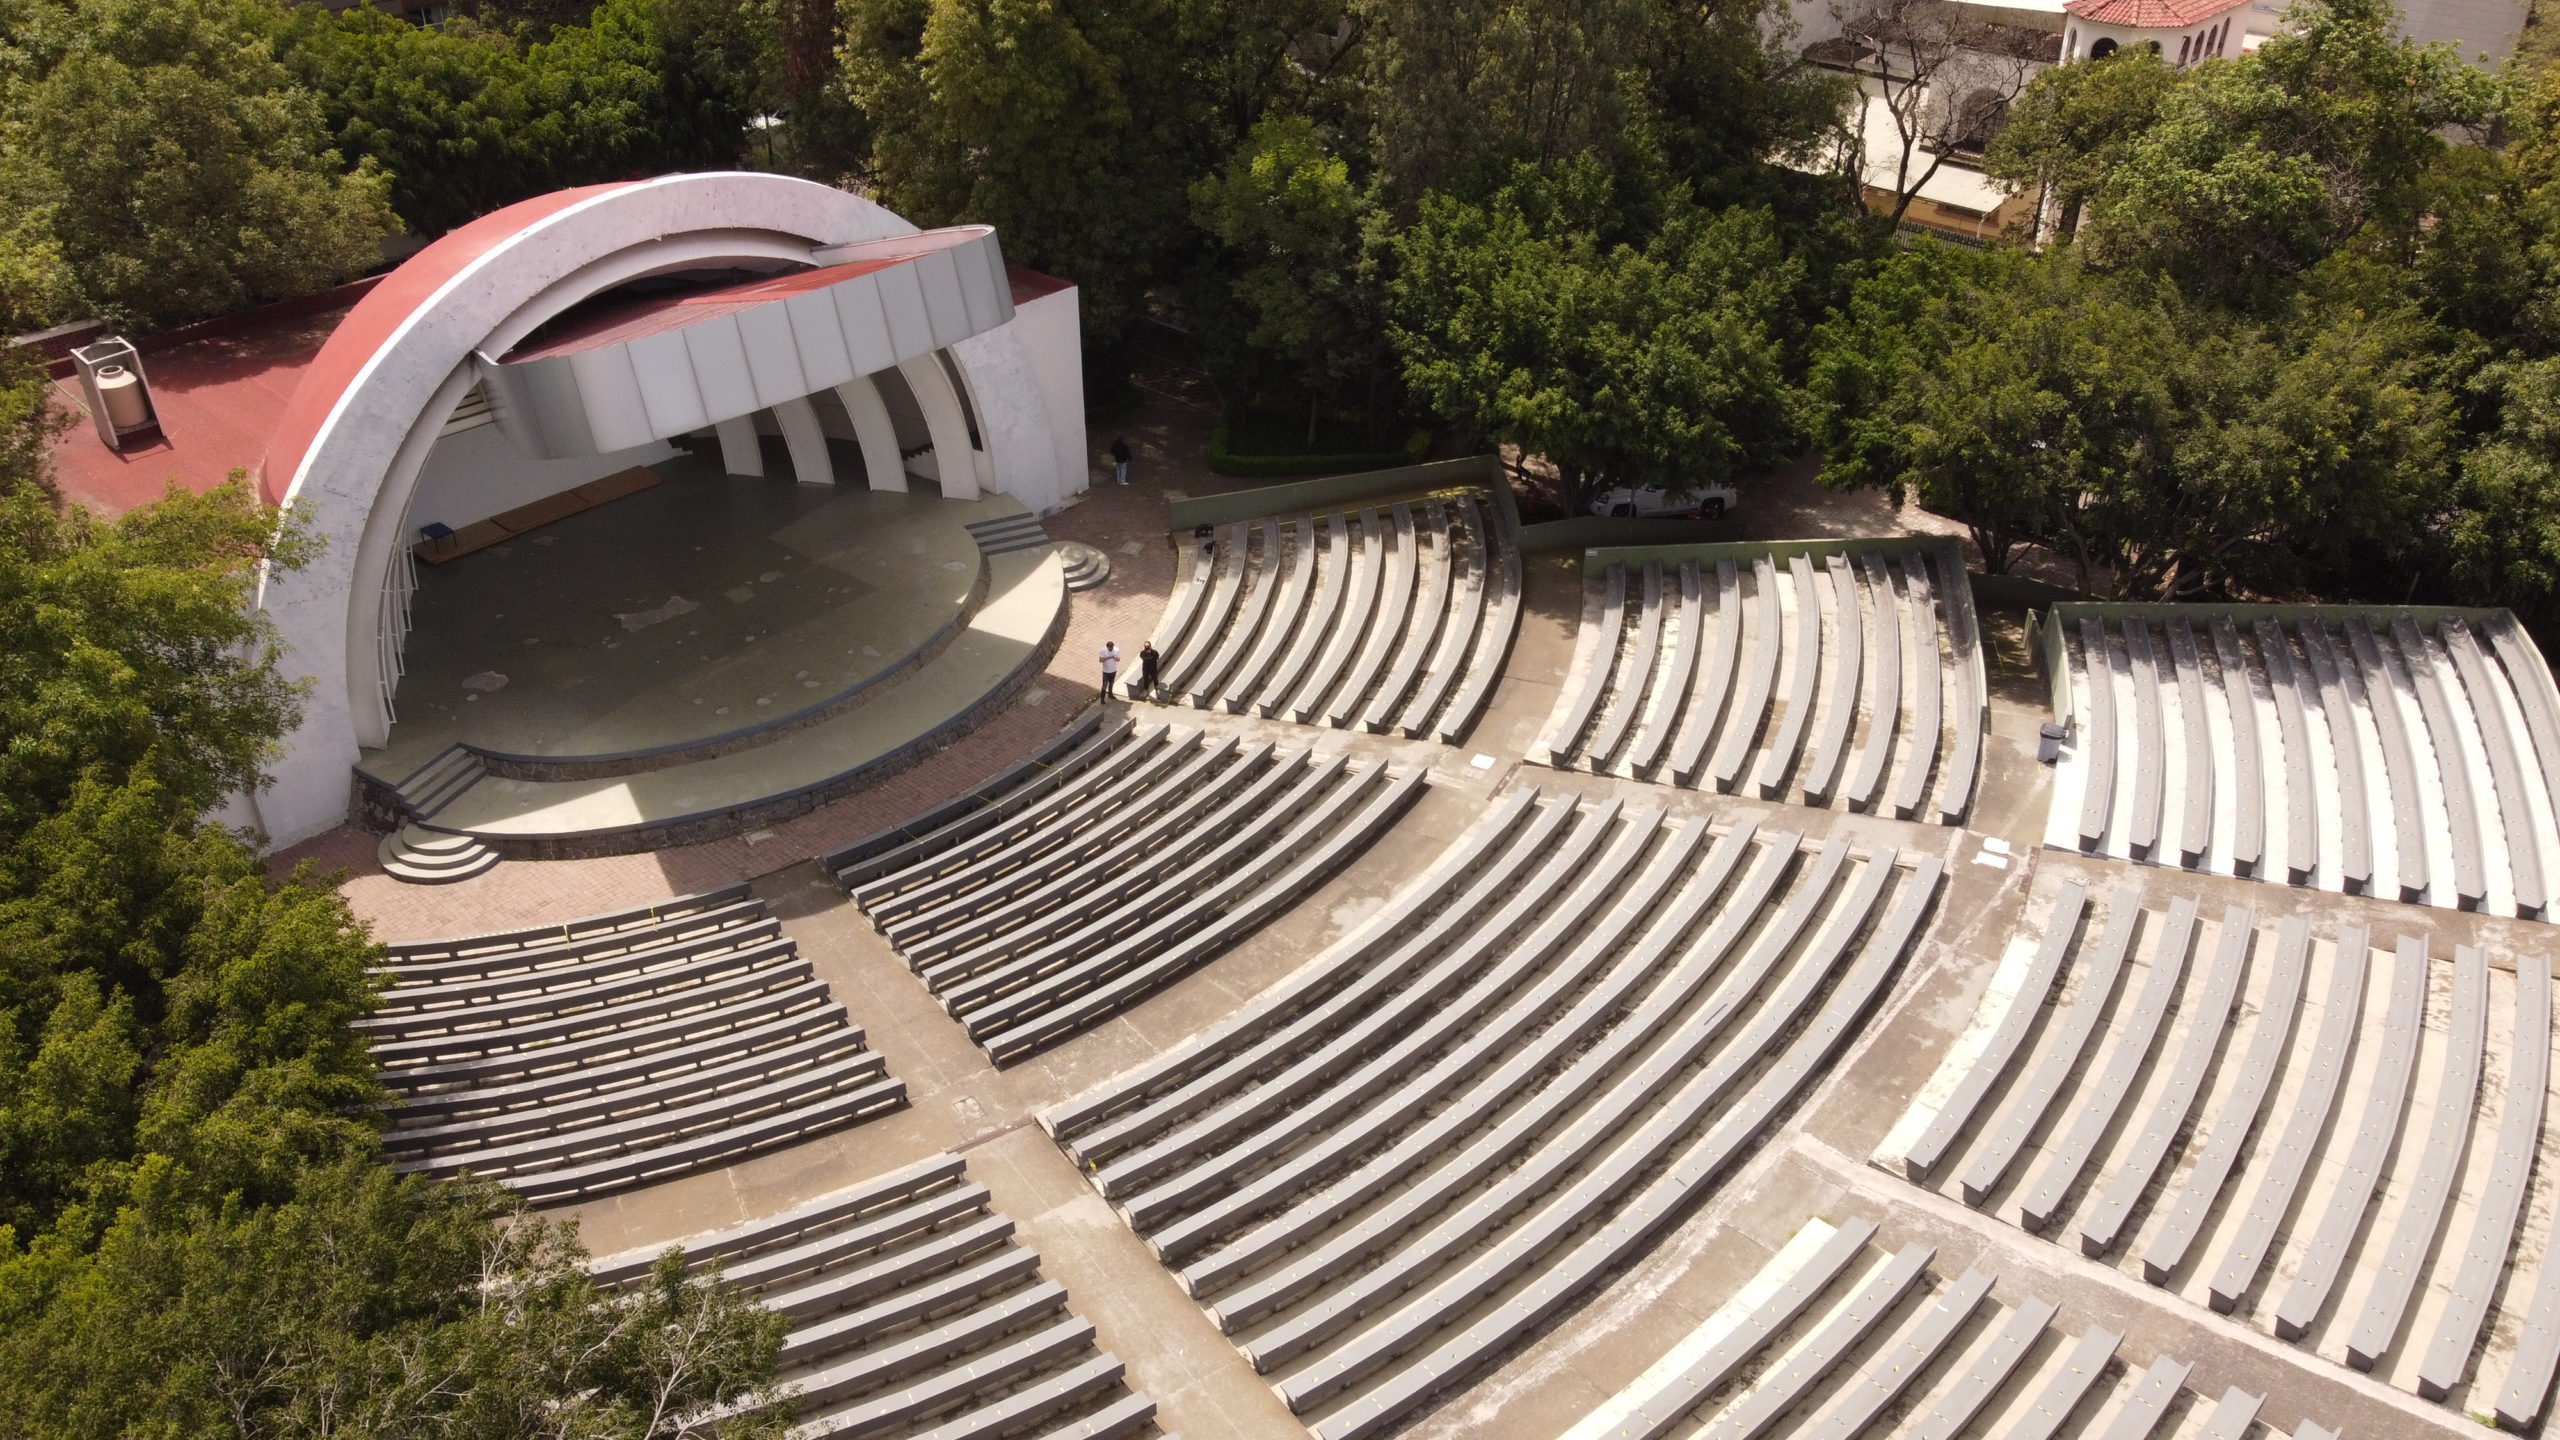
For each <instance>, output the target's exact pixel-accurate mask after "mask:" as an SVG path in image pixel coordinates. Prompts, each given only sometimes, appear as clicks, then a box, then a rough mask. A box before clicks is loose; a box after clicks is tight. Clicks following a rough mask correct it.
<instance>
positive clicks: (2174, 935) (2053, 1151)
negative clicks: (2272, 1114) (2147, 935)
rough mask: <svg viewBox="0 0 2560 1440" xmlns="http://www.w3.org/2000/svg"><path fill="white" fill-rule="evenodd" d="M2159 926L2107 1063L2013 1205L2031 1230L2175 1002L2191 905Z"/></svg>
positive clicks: (2047, 1215)
mask: <svg viewBox="0 0 2560 1440" xmlns="http://www.w3.org/2000/svg"><path fill="white" fill-rule="evenodd" d="M2160 928H2161V934H2160V944H2159V946H2158V948H2157V949H2155V950H2154V951H2153V952H2152V956H2151V966H2150V973H2149V974H2148V975H2147V976H2145V977H2144V979H2143V983H2142V991H2141V993H2140V994H2139V995H2137V996H2136V997H2135V998H2134V1002H2133V1007H2132V1008H2131V1009H2130V1010H2128V1011H2126V1012H2125V1016H2124V1023H2123V1024H2122V1025H2121V1026H2120V1027H2118V1029H2117V1033H2116V1037H2115V1043H2114V1045H2113V1047H2112V1048H2111V1049H2109V1050H2108V1052H2107V1060H2106V1064H2105V1065H2104V1066H2103V1067H2102V1068H2101V1069H2100V1070H2099V1071H2098V1072H2097V1073H2096V1074H2094V1075H2092V1076H2090V1077H2089V1078H2088V1080H2087V1081H2085V1082H2084V1083H2083V1084H2082V1085H2081V1087H2080V1092H2079V1094H2078V1095H2077V1096H2075V1097H2074V1100H2075V1103H2074V1105H2073V1107H2072V1113H2071V1123H2070V1126H2069V1128H2067V1129H2066V1130H2064V1132H2063V1133H2062V1135H2061V1136H2060V1137H2059V1138H2058V1139H2056V1140H2055V1141H2054V1142H2053V1143H2052V1144H2051V1145H2049V1146H2047V1147H2046V1149H2045V1152H2044V1164H2043V1166H2042V1167H2041V1168H2040V1169H2038V1170H2037V1171H2036V1175H2035V1178H2034V1179H2033V1180H2031V1181H2029V1182H2028V1184H2027V1187H2026V1194H2025V1196H2024V1198H2022V1199H2021V1200H2020V1201H2019V1202H2018V1218H2019V1223H2020V1224H2022V1225H2024V1226H2026V1228H2028V1229H2030V1230H2041V1229H2043V1228H2044V1227H2045V1225H2046V1224H2047V1223H2048V1222H2049V1221H2051V1220H2052V1219H2053V1217H2054V1216H2055V1215H2057V1214H2059V1213H2060V1212H2061V1209H2062V1203H2063V1201H2064V1200H2065V1199H2066V1198H2067V1197H2068V1196H2069V1194H2070V1192H2071V1189H2072V1187H2073V1186H2074V1185H2076V1184H2077V1183H2078V1182H2079V1179H2080V1175H2081V1172H2082V1171H2084V1170H2086V1169H2087V1168H2088V1165H2089V1158H2090V1155H2091V1154H2092V1152H2094V1151H2095V1150H2096V1149H2097V1146H2098V1141H2099V1140H2100V1139H2101V1138H2102V1137H2104V1135H2105V1134H2106V1131H2107V1127H2108V1126H2109V1125H2111V1124H2113V1123H2114V1121H2115V1118H2116V1114H2117V1112H2118V1111H2119V1110H2121V1109H2122V1108H2123V1107H2124V1105H2125V1102H2126V1101H2128V1100H2130V1099H2131V1098H2132V1091H2133V1077H2134V1076H2135V1074H2136V1073H2138V1072H2139V1071H2140V1070H2141V1068H2142V1065H2143V1062H2144V1061H2146V1060H2147V1059H2149V1058H2150V1055H2151V1047H2152V1045H2153V1044H2154V1043H2156V1041H2157V1040H2158V1038H2159V1034H2160V1025H2161V1022H2162V1021H2163V1020H2165V1019H2166V1018H2167V1017H2168V1013H2169V1002H2170V1001H2172V1000H2174V999H2176V998H2177V994H2178V986H2179V983H2180V982H2181V981H2182V980H2184V979H2185V978H2186V973H2187V954H2188V952H2189V951H2190V950H2191V949H2193V948H2194V945H2195V930H2196V902H2195V901H2193V900H2187V899H2180V900H2175V901H2172V902H2170V905H2169V918H2168V920H2167V922H2166V923H2164V924H2163V925H2162V926H2161V927H2160Z"/></svg>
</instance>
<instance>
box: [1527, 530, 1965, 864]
mask: <svg viewBox="0 0 2560 1440" xmlns="http://www.w3.org/2000/svg"><path fill="white" fill-rule="evenodd" d="M1583 584H1584V587H1585V597H1586V598H1585V601H1584V605H1583V612H1582V623H1581V627H1580V629H1579V631H1578V632H1577V634H1576V642H1575V650H1574V659H1573V663H1572V666H1571V668H1570V669H1569V670H1568V671H1567V672H1566V676H1565V683H1564V685H1563V686H1562V688H1561V690H1560V692H1559V694H1558V696H1557V699H1556V705H1555V709H1554V710H1553V712H1552V713H1551V714H1549V716H1548V717H1547V723H1546V725H1545V727H1544V729H1543V730H1542V731H1541V732H1540V734H1539V736H1538V738H1537V740H1536V741H1535V742H1533V743H1532V744H1531V745H1530V747H1529V751H1528V758H1529V760H1530V761H1531V762H1532V763H1535V764H1541V765H1549V766H1553V767H1556V768H1558V769H1584V770H1592V771H1597V772H1601V773H1606V774H1615V775H1621V776H1626V777H1630V778H1634V779H1641V780H1652V781H1658V782H1661V783H1665V784H1673V785H1683V786H1700V787H1710V788H1714V789H1717V790H1723V791H1728V792H1741V791H1745V790H1747V791H1749V792H1750V793H1751V794H1753V795H1756V796H1758V797H1760V798H1763V799H1771V800H1778V799H1786V800H1794V801H1798V802H1801V803H1804V804H1810V805H1826V806H1827V805H1845V806H1847V807H1849V808H1851V809H1857V810H1872V811H1875V812H1877V813H1881V814H1891V815H1894V816H1896V817H1898V818H1902V819H1927V820H1935V821H1938V822H1941V823H1944V824H1950V825H1953V824H1960V823H1962V821H1963V819H1964V816H1965V814H1966V813H1967V810H1968V809H1969V807H1970V805H1971V803H1972V795H1973V787H1974V782H1975V777H1976V776H1977V775H1978V774H1979V772H1980V765H1981V749H1982V743H1983V735H1984V730H1985V725H1986V724H1987V708H1986V707H1987V703H1988V702H1987V699H1986V695H1987V690H1986V686H1985V681H1984V677H1983V675H1982V673H1981V671H1982V659H1981V639H1980V636H1979V635H1978V634H1977V633H1976V632H1975V630H1974V612H1973V601H1972V588H1971V585H1970V583H1969V582H1968V581H1967V580H1966V579H1965V575H1964V563H1963V560H1962V558H1961V557H1960V556H1959V555H1958V554H1957V553H1956V551H1955V549H1954V546H1953V543H1952V542H1947V543H1937V542H1920V543H1917V544H1915V543H1912V542H1909V541H1897V542H1893V544H1892V545H1891V547H1890V548H1887V547H1886V546H1885V545H1884V543H1883V542H1861V541H1856V540H1842V541H1837V542H1806V541H1789V542H1781V543H1779V544H1775V545H1697V546H1647V547H1643V548H1641V549H1634V550H1592V551H1589V552H1586V554H1585V556H1584V573H1583ZM1933 796H1934V800H1933V799H1932V797H1933Z"/></svg>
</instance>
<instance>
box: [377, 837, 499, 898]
mask: <svg viewBox="0 0 2560 1440" xmlns="http://www.w3.org/2000/svg"><path fill="white" fill-rule="evenodd" d="M373 853H374V858H375V859H377V860H379V861H381V862H382V869H383V873H385V874H387V875H389V876H390V877H391V878H392V879H394V880H401V881H405V882H407V883H409V884H411V885H450V884H453V883H454V882H456V881H458V880H468V879H470V878H472V877H473V876H475V875H482V874H486V873H487V872H488V870H489V868H490V867H491V866H493V865H496V864H497V863H498V852H497V851H496V850H493V849H491V848H490V847H489V846H487V845H484V844H482V843H481V842H479V841H478V840H475V839H473V838H472V837H470V836H468V835H456V834H452V833H450V832H446V831H437V830H421V829H419V828H418V827H417V826H415V825H405V826H402V827H401V828H400V829H398V830H395V831H393V832H392V833H390V834H388V835H385V836H383V837H382V843H381V844H379V845H377V846H375V847H374V852H373Z"/></svg>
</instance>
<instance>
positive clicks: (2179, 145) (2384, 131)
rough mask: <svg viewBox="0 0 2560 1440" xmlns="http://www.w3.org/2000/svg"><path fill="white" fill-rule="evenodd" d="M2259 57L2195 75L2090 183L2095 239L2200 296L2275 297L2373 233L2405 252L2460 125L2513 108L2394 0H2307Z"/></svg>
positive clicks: (2380, 247)
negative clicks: (2412, 32) (2415, 39)
mask: <svg viewBox="0 0 2560 1440" xmlns="http://www.w3.org/2000/svg"><path fill="white" fill-rule="evenodd" d="M2286 13H2287V16H2288V24H2287V27H2286V30H2285V33H2283V34H2280V35H2278V36H2276V37H2274V38H2273V39H2270V40H2269V41H2268V42H2267V43H2266V44H2265V45H2264V46H2262V47H2260V48H2259V49H2258V50H2257V52H2256V53H2254V54H2251V55H2247V56H2243V57H2241V58H2240V59H2238V60H2233V61H2228V62H2212V63H2207V64H2205V65H2202V66H2199V67H2197V68H2196V69H2194V70H2192V71H2190V72H2188V74H2187V76H2186V77H2185V78H2184V79H2183V80H2182V81H2181V82H2180V83H2179V84H2177V85H2176V86H2174V87H2172V88H2170V89H2169V90H2168V91H2167V92H2166V93H2165V94H2163V95H2162V96H2161V97H2160V100H2159V106H2158V110H2157V115H2156V118H2155V119H2154V120H2153V121H2152V122H2151V123H2150V124H2149V125H2148V126H2147V127H2146V128H2144V129H2143V130H2142V131H2141V132H2140V134H2139V135H2138V136H2137V137H2136V138H2134V139H2133V140H2132V141H2131V142H2130V143H2128V144H2126V145H2124V147H2123V150H2122V154H2121V157H2120V158H2118V159H2116V160H2115V161H2114V163H2112V164H2110V165H2109V166H2108V167H2107V168H2106V170H2105V172H2104V173H2103V175H2101V176H2100V177H2099V178H2098V179H2097V181H2096V182H2095V183H2094V185H2093V186H2092V187H2091V190H2090V195H2089V216H2088V220H2087V222H2086V223H2085V224H2084V229H2083V235H2082V238H2083V240H2084V241H2086V242H2087V243H2088V244H2090V246H2091V247H2092V249H2093V251H2094V252H2095V254H2096V256H2097V257H2098V258H2099V259H2100V260H2101V261H2102V262H2103V263H2107V264H2112V265H2132V266H2140V267H2144V268H2148V269H2152V270H2156V271H2158V272H2160V273H2162V274H2165V275H2168V276H2171V277H2172V278H2174V279H2176V280H2177V281H2178V283H2179V285H2180V287H2181V288H2182V289H2183V290H2185V291H2186V292H2187V293H2189V294H2192V295H2196V296H2198V297H2200V298H2206V299H2214V300H2220V301H2225V302H2230V303H2241V304H2251V305H2256V306H2260V307H2267V306H2272V305H2276V304H2280V303H2281V302H2282V298H2283V296H2284V294H2285V291H2286V288H2287V287H2288V286H2289V285H2290V284H2291V283H2292V282H2293V280H2294V279H2295V278H2297V277H2299V276H2300V275H2302V274H2303V273H2304V272H2305V271H2308V270H2309V269H2310V268H2311V267H2312V266H2314V265H2316V264H2318V263H2319V262H2320V261H2321V260H2322V259H2323V258H2325V257H2326V256H2328V255H2330V254H2332V253H2335V252H2336V251H2338V250H2340V249H2342V248H2344V247H2346V246H2347V245H2348V244H2349V243H2351V242H2361V243H2362V244H2364V245H2365V246H2366V247H2367V248H2370V249H2373V250H2374V251H2375V252H2376V253H2379V254H2383V255H2386V256H2388V257H2390V258H2391V259H2393V260H2394V261H2395V262H2405V260H2406V259H2407V257H2408V254H2409V251H2410V249H2411V247H2413V246H2414V245H2415V244H2416V243H2417V241H2418V238H2419V235H2420V232H2421V230H2422V223H2421V222H2422V220H2423V218H2424V216H2425V213H2426V206H2425V201H2426V198H2427V186H2426V180H2427V177H2428V175H2429V174H2430V172H2431V171H2433V170H2434V169H2435V167H2436V166H2437V165H2438V164H2439V163H2440V161H2441V160H2442V158H2443V156H2444V154H2445V152H2446V149H2447V146H2448V144H2449V143H2450V142H2448V141H2447V140H2446V139H2445V133H2444V132H2446V131H2447V130H2448V129H2452V128H2458V127H2481V126H2485V125H2487V124H2489V123H2490V122H2491V121H2492V120H2493V119H2494V118H2495V117H2496V115H2497V114H2498V113H2499V111H2500V108H2501V104H2502V101H2503V99H2504V96H2503V93H2502V88H2501V84H2500V82H2499V81H2498V80H2496V79H2495V78H2494V77H2491V76H2488V75H2485V74H2483V73H2481V72H2479V71H2477V70H2474V69H2472V68H2471V67H2469V66H2467V65H2465V64H2463V63H2462V61H2461V60H2460V59H2459V58H2457V57H2456V56H2455V54H2454V52H2453V50H2452V48H2451V47H2450V46H2443V45H2433V46H2420V45H2417V44H2414V43H2412V42H2411V41H2409V40H2408V39H2407V38H2406V37H2405V36H2403V35H2401V34H2399V33H2398V32H2397V30H2396V29H2395V28H2394V26H2393V13H2394V12H2393V10H2392V8H2391V6H2390V5H2389V4H2388V3H2387V0H2304V3H2301V4H2297V5H2295V6H2294V7H2293V8H2292V9H2291V10H2289V11H2287V12H2286Z"/></svg>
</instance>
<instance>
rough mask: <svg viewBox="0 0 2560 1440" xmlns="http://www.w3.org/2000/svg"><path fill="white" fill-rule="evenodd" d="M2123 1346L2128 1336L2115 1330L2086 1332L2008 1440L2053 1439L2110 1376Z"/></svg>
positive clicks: (2072, 1347) (2098, 1328) (2088, 1330)
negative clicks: (2110, 1367) (2101, 1380)
mask: <svg viewBox="0 0 2560 1440" xmlns="http://www.w3.org/2000/svg"><path fill="white" fill-rule="evenodd" d="M2123 1343H2124V1337H2123V1336H2122V1335H2120V1334H2118V1333H2117V1332H2115V1331H2113V1330H2107V1329H2102V1328H2100V1327H2098V1326H2095V1325H2092V1326H2090V1327H2089V1328H2088V1329H2087V1330H2085V1331H2082V1332H2081V1335H2080V1338H2079V1339H2078V1340H2075V1341H2073V1342H2072V1345H2071V1353H2070V1354H2069V1355H2068V1356H2066V1357H2064V1359H2063V1362H2062V1365H2061V1366H2060V1368H2058V1369H2056V1370H2055V1371H2054V1373H2053V1378H2052V1379H2050V1380H2048V1381H2046V1382H2045V1387H2044V1388H2043V1389H2042V1390H2039V1391H2037V1392H2036V1398H2035V1400H2034V1401H2033V1403H2031V1404H2029V1405H2028V1406H2027V1413H2026V1415H2025V1417H2024V1418H2023V1419H2021V1420H2019V1422H2018V1423H2017V1425H2016V1426H2015V1427H2013V1428H2012V1429H2011V1430H2010V1431H2009V1434H2008V1436H2007V1440H2053V1436H2054V1433H2055V1432H2056V1431H2058V1430H2060V1429H2061V1428H2062V1423H2063V1422H2064V1421H2066V1420H2068V1419H2070V1418H2071V1412H2072V1411H2074V1410H2077V1409H2079V1408H2080V1402H2081V1401H2082V1400H2083V1399H2085V1398H2087V1396H2088V1394H2089V1390H2090V1387H2091V1386H2094V1385H2096V1384H2097V1383H2098V1377H2099V1376H2101V1375H2103V1374H2105V1373H2106V1369H2107V1362H2108V1361H2110V1360H2112V1359H2114V1358H2115V1353H2116V1347H2117V1346H2118V1345H2121V1344H2123Z"/></svg>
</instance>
